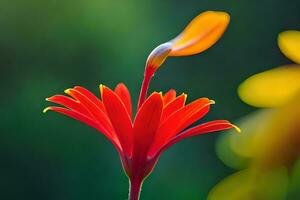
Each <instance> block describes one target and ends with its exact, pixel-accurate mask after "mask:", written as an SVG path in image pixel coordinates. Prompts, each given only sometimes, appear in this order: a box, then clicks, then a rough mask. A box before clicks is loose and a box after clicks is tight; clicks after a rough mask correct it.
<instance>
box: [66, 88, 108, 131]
mask: <svg viewBox="0 0 300 200" xmlns="http://www.w3.org/2000/svg"><path fill="white" fill-rule="evenodd" d="M65 92H66V93H67V94H69V95H70V96H72V97H73V98H75V99H77V100H78V101H80V102H81V104H82V105H83V106H84V107H85V108H86V109H87V110H88V111H89V113H90V114H91V115H92V116H93V117H94V118H95V119H96V121H98V122H99V124H101V125H103V126H104V127H105V128H106V129H107V130H109V131H110V132H112V133H113V132H114V131H113V128H112V125H111V123H110V120H109V118H108V116H107V115H106V113H104V112H103V110H102V109H101V108H99V107H98V106H97V105H96V104H95V103H94V102H93V101H92V100H90V99H89V98H88V97H86V96H85V95H84V94H82V93H81V92H79V91H78V90H75V89H68V90H66V91H65Z"/></svg>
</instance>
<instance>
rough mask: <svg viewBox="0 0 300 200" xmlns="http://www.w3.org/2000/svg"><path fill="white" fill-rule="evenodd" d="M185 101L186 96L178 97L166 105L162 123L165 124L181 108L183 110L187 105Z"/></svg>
mask: <svg viewBox="0 0 300 200" xmlns="http://www.w3.org/2000/svg"><path fill="white" fill-rule="evenodd" d="M185 100H186V95H185V94H182V95H180V96H178V97H177V98H176V99H174V100H173V101H171V102H170V103H168V105H166V106H165V107H164V110H163V114H162V116H161V120H160V121H161V123H164V121H165V120H166V119H167V118H168V117H169V116H170V115H171V114H173V113H174V112H176V111H177V110H179V109H180V108H182V107H183V106H184V104H185Z"/></svg>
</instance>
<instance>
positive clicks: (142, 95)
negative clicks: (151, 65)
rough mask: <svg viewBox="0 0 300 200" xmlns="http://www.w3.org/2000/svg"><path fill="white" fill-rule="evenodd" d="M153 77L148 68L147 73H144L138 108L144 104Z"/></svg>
mask: <svg viewBox="0 0 300 200" xmlns="http://www.w3.org/2000/svg"><path fill="white" fill-rule="evenodd" d="M152 77H153V74H151V73H148V71H147V70H146V72H145V75H144V80H143V83H142V87H141V91H140V97H139V102H138V109H139V108H140V107H141V106H142V104H143V103H144V101H145V99H146V97H147V91H148V88H149V85H150V81H151V79H152Z"/></svg>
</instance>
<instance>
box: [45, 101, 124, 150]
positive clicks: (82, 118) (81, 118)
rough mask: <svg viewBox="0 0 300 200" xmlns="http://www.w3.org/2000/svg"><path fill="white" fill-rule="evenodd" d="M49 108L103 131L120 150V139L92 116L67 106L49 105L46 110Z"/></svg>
mask: <svg viewBox="0 0 300 200" xmlns="http://www.w3.org/2000/svg"><path fill="white" fill-rule="evenodd" d="M48 110H52V111H55V112H58V113H61V114H63V115H66V116H68V117H71V118H73V119H76V120H77V121H80V122H82V123H84V124H87V125H88V126H90V127H92V128H94V129H96V130H98V131H99V132H101V133H102V134H103V135H104V136H106V137H107V138H108V139H109V140H110V141H111V142H112V143H113V144H114V146H115V147H116V148H117V150H118V151H120V148H121V146H120V144H119V141H118V140H117V139H116V138H113V137H112V135H111V133H110V131H109V130H107V129H106V128H105V127H104V126H102V125H101V124H99V123H97V122H96V121H94V120H92V119H91V118H89V117H87V116H85V115H83V114H81V113H79V112H77V111H74V110H69V109H66V108H61V107H57V106H51V107H48V108H46V109H45V110H44V112H46V111H48Z"/></svg>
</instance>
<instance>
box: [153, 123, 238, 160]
mask: <svg viewBox="0 0 300 200" xmlns="http://www.w3.org/2000/svg"><path fill="white" fill-rule="evenodd" d="M230 128H236V129H237V131H239V128H237V127H236V126H235V125H233V124H231V123H230V122H229V121H227V120H215V121H210V122H207V123H203V124H200V125H198V126H195V127H192V128H190V129H188V130H186V131H183V132H182V133H180V134H178V135H177V136H175V137H173V138H172V139H171V140H170V141H169V142H167V143H166V144H165V145H164V146H163V147H162V148H160V149H157V151H156V152H154V153H153V154H151V155H149V157H154V156H158V155H160V154H161V153H162V152H163V151H165V150H166V149H168V148H169V147H170V146H172V145H174V144H175V143H177V142H179V141H180V140H182V139H185V138H188V137H192V136H195V135H200V134H205V133H211V132H216V131H222V130H226V129H230Z"/></svg>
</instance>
